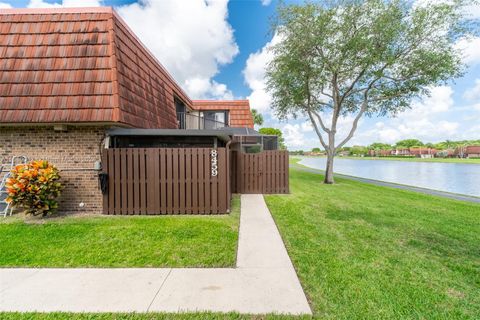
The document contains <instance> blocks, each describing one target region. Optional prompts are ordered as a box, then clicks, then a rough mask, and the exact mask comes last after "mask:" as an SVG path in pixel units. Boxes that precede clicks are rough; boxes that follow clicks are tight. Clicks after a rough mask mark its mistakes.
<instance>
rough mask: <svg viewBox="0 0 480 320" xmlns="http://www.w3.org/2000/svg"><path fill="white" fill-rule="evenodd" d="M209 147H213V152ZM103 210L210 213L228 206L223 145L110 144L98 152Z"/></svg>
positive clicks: (110, 212)
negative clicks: (102, 174)
mask: <svg viewBox="0 0 480 320" xmlns="http://www.w3.org/2000/svg"><path fill="white" fill-rule="evenodd" d="M212 151H213V153H212ZM102 166H103V172H105V173H107V174H108V188H107V191H106V193H105V194H104V196H103V213H104V214H117V215H133V214H135V215H138V214H215V213H226V212H229V211H230V196H231V195H230V181H229V177H228V174H229V164H228V154H227V152H226V150H225V148H218V149H215V150H214V149H209V148H114V149H105V150H103V154H102Z"/></svg>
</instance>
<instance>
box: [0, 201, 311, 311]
mask: <svg viewBox="0 0 480 320" xmlns="http://www.w3.org/2000/svg"><path fill="white" fill-rule="evenodd" d="M241 203H242V204H241V217H240V235H239V243H238V257H237V267H236V268H222V269H220V268H219V269H215V268H214V269H196V268H192V269H185V268H159V269H140V268H132V269H0V311H21V312H24V311H40V312H51V311H65V312H183V311H184V312H187V311H189V312H192V311H214V312H230V311H236V312H240V313H253V314H264V313H285V314H311V310H310V307H309V305H308V302H307V299H306V297H305V294H304V292H303V290H302V287H301V285H300V282H299V280H298V278H297V275H296V273H295V270H294V268H293V265H292V263H291V261H290V258H289V257H288V254H287V251H286V249H285V246H284V244H283V241H282V239H281V237H280V234H279V232H278V230H277V228H276V225H275V223H274V221H273V219H272V217H271V215H270V212H269V211H268V208H267V206H266V204H265V201H264V199H263V196H262V195H242V201H241Z"/></svg>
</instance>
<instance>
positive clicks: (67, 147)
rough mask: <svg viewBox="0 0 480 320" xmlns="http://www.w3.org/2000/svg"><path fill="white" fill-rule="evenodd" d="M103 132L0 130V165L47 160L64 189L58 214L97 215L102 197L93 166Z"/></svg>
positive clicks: (98, 129) (79, 129)
mask: <svg viewBox="0 0 480 320" xmlns="http://www.w3.org/2000/svg"><path fill="white" fill-rule="evenodd" d="M104 132H105V128H104V127H70V126H69V127H67V130H66V131H54V130H53V127H0V163H2V164H7V163H10V160H11V158H12V156H16V155H24V156H27V157H28V159H29V160H38V159H44V160H48V161H49V162H51V163H52V164H54V165H56V166H57V168H59V169H60V170H61V173H60V175H61V181H62V183H63V184H64V186H65V188H64V190H63V192H62V195H61V196H60V198H59V212H62V213H72V212H85V213H101V212H102V194H101V191H100V189H99V186H98V178H97V174H98V172H97V171H95V170H94V163H95V161H99V160H100V144H101V142H102V139H103V137H104ZM0 175H1V174H0ZM80 203H83V204H84V206H83V207H81V206H80Z"/></svg>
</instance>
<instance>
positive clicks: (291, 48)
mask: <svg viewBox="0 0 480 320" xmlns="http://www.w3.org/2000/svg"><path fill="white" fill-rule="evenodd" d="M464 5H465V3H464V1H461V0H452V1H449V2H447V1H441V2H438V3H433V2H428V5H427V6H422V5H417V6H413V7H412V6H411V2H407V1H400V0H365V1H357V0H332V1H324V2H321V3H308V4H305V5H295V4H292V5H282V6H280V7H279V10H278V17H277V22H276V23H275V24H274V29H275V31H276V32H277V34H278V36H279V38H280V39H281V41H279V43H277V44H275V45H273V46H272V49H271V52H272V55H273V58H272V60H271V62H270V63H269V65H268V67H267V72H266V80H267V89H268V91H269V92H270V94H271V96H272V104H271V105H272V109H273V111H274V112H275V114H276V115H277V117H279V118H280V119H282V120H284V119H288V118H289V117H292V116H293V117H295V118H296V117H298V116H305V117H308V119H309V120H310V122H311V123H312V126H313V128H314V130H315V132H316V134H317V136H318V138H319V140H320V143H321V144H322V146H323V147H324V148H325V150H326V153H327V157H328V158H327V166H326V174H325V183H333V182H334V180H333V161H334V156H335V153H336V151H337V150H339V149H340V148H342V147H343V146H344V145H345V144H346V143H347V142H348V141H349V140H350V139H351V138H352V136H353V135H354V133H355V130H356V129H357V125H358V122H359V120H360V119H361V118H362V116H364V115H367V116H372V115H381V116H386V115H396V114H397V113H399V112H402V111H404V110H406V109H408V108H409V107H410V101H411V100H412V99H413V98H415V97H419V96H421V95H424V94H428V93H429V88H430V87H431V86H434V85H439V84H442V83H445V82H446V81H447V80H449V79H450V78H452V77H456V76H459V75H461V73H462V69H463V65H462V63H461V55H460V52H458V51H457V50H456V49H455V47H454V41H455V39H456V38H458V37H459V36H461V35H463V34H465V33H466V32H467V31H468V30H467V29H468V28H467V27H464V26H463V25H462V23H461V20H460V19H461V10H460V7H463V6H464ZM343 116H353V123H352V126H351V128H350V130H349V132H348V134H347V136H346V137H345V138H343V139H339V140H338V141H337V139H338V138H337V129H338V121H339V119H340V118H341V117H343ZM327 117H328V118H330V121H328V122H327V121H326V120H327ZM323 135H326V137H324V136H323Z"/></svg>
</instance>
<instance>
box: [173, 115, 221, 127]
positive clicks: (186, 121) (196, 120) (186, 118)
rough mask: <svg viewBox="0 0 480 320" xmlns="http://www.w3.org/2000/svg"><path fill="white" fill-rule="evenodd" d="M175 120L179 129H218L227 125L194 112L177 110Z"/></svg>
mask: <svg viewBox="0 0 480 320" xmlns="http://www.w3.org/2000/svg"><path fill="white" fill-rule="evenodd" d="M177 121H178V128H179V129H220V128H226V127H228V125H227V124H226V123H224V122H220V121H216V120H211V119H206V118H205V117H203V116H199V115H196V114H191V113H186V112H177Z"/></svg>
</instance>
